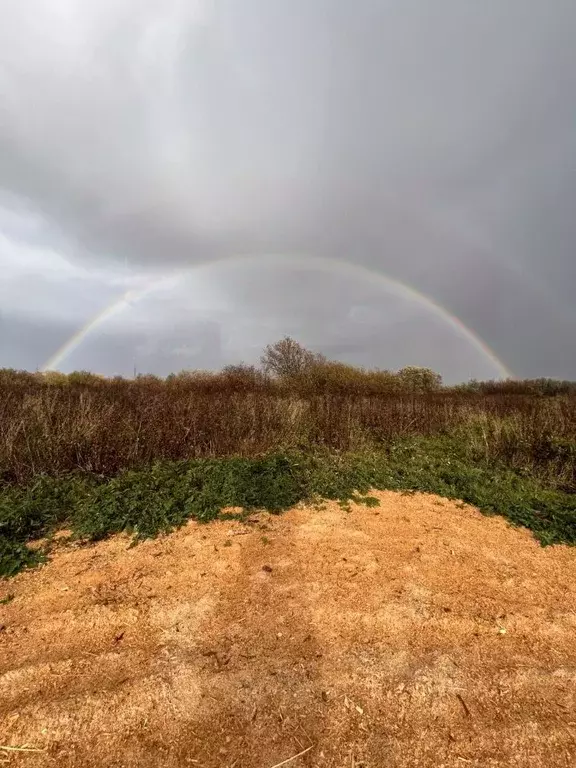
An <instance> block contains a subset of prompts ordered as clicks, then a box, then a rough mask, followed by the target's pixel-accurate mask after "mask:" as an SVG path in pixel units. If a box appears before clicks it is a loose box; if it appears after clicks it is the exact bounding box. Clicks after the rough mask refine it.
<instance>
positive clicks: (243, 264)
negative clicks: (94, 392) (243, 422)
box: [0, 0, 576, 381]
mask: <svg viewBox="0 0 576 768" xmlns="http://www.w3.org/2000/svg"><path fill="white" fill-rule="evenodd" d="M0 14H1V17H0V366H8V367H16V368H27V369H32V370H33V369H36V368H41V367H43V366H44V365H46V364H47V363H49V362H50V361H52V362H54V361H55V364H56V365H57V366H58V367H60V369H61V370H65V371H69V370H74V369H91V370H94V371H97V372H100V373H107V374H112V373H122V374H124V375H131V374H132V371H133V369H134V367H136V369H137V370H139V371H142V372H144V371H151V372H157V373H161V374H166V373H168V372H170V371H171V370H180V369H183V368H190V367H194V368H218V367H220V366H222V365H224V364H226V363H229V362H237V361H239V360H244V361H246V362H255V361H257V359H258V356H259V353H260V350H261V348H262V346H264V345H265V344H266V343H268V342H270V341H274V340H276V339H278V338H280V337H281V336H283V335H285V334H290V335H292V336H294V337H295V338H298V339H299V340H301V341H302V342H303V343H305V344H306V345H308V346H310V347H312V348H314V349H316V350H321V351H323V352H325V353H326V354H328V355H329V356H331V357H334V358H337V359H341V360H346V361H349V362H352V363H356V364H362V365H366V366H369V367H382V368H392V369H396V368H399V367H401V366H402V365H406V364H421V365H428V366H431V367H433V368H435V369H436V370H438V371H440V372H441V373H442V374H443V375H444V377H445V379H446V380H447V381H457V380H463V379H468V378H471V377H480V378H493V377H496V376H501V375H504V374H505V372H506V370H508V371H510V372H511V373H512V374H514V375H517V376H554V377H562V378H576V302H575V301H574V294H575V291H576V3H574V0H546V2H543V0H482V2H479V1H478V2H474V1H473V0H435V2H430V0H356V1H355V2H344V1H342V2H340V1H339V0H242V2H240V0H83V2H80V0H25V1H24V2H21V3H15V2H10V1H9V0H0ZM401 285H404V286H407V287H405V288H402V287H401ZM418 294H423V295H424V296H426V297H427V298H426V299H423V298H420V299H419V298H417V295H418ZM114 306H115V309H114V310H110V307H114ZM439 308H440V309H439ZM107 309H108V312H107V313H106V314H105V316H104V317H103V318H102V319H101V321H99V322H96V323H93V321H94V318H96V317H98V316H99V315H101V314H102V313H103V312H105V311H106V310H107ZM90 323H92V330H91V332H89V333H87V334H84V335H83V336H81V337H80V336H79V332H80V331H81V330H82V329H83V328H85V327H86V326H87V325H89V324H90ZM466 329H468V330H466ZM74 337H76V338H77V339H78V343H77V344H76V345H74V344H70V343H68V346H67V349H68V350H69V352H68V354H61V355H59V356H58V355H57V354H56V353H57V352H58V350H60V349H62V347H63V345H65V344H66V343H67V342H70V339H72V338H74Z"/></svg>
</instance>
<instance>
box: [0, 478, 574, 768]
mask: <svg viewBox="0 0 576 768" xmlns="http://www.w3.org/2000/svg"><path fill="white" fill-rule="evenodd" d="M377 495H378V496H379V497H380V499H381V506H380V507H379V508H376V509H367V508H364V507H353V508H352V511H351V512H346V511H344V510H342V509H340V507H339V506H338V505H337V504H335V503H330V504H327V505H326V506H325V508H324V509H323V510H321V511H318V510H313V509H309V508H308V509H305V508H302V509H296V510H292V511H291V512H289V513H287V514H285V515H283V516H281V517H269V516H265V515H262V516H259V517H256V518H253V519H252V522H250V523H248V524H246V525H242V524H240V523H229V522H219V523H215V524H210V525H209V526H201V525H198V524H195V523H190V524H189V525H188V526H187V527H186V528H183V529H182V530H180V531H178V532H177V533H175V534H173V535H171V536H168V537H165V538H161V539H157V540H154V541H147V542H144V543H143V544H141V545H139V546H137V547H133V548H129V547H128V545H129V541H128V540H127V539H126V538H124V537H117V538H115V539H113V540H111V541H107V542H103V543H100V544H98V545H94V546H91V547H77V546H73V545H70V544H62V546H61V548H60V549H59V551H58V552H57V553H56V554H55V555H54V557H53V559H52V561H51V562H50V563H49V564H48V565H47V566H45V567H43V568H42V569H40V570H39V571H36V572H29V573H24V574H21V575H19V576H18V577H17V578H16V579H14V580H12V581H10V582H5V583H3V584H2V585H1V588H0V597H3V596H4V595H5V594H6V593H8V592H13V593H14V595H15V598H14V600H12V601H11V602H9V603H8V604H6V605H1V606H0V625H1V626H2V629H1V630H0V673H1V676H0V744H3V745H12V746H22V745H28V746H29V747H33V748H37V749H41V750H42V751H39V752H32V751H30V752H22V751H12V752H10V751H4V752H2V751H0V761H1V760H2V759H3V757H2V756H4V759H5V760H6V761H7V763H8V764H10V765H12V764H13V765H25V766H27V767H28V766H59V768H60V767H62V768H64V767H65V766H75V767H79V766H82V767H84V766H117V767H118V768H120V766H125V767H126V768H128V767H130V768H132V767H134V768H135V767H136V766H139V767H140V766H166V768H171V767H173V766H206V767H207V768H211V767H212V766H214V767H216V766H219V767H221V768H226V767H227V768H233V767H234V768H241V767H242V768H271V766H273V765H275V764H277V763H281V762H282V761H284V760H287V759H288V758H290V757H292V756H294V755H296V754H298V753H300V752H305V754H303V755H302V756H301V757H298V758H295V759H294V760H292V761H291V762H288V763H287V765H289V766H292V767H293V768H297V767H298V766H356V768H360V766H364V767H365V768H376V767H378V768H380V767H384V766H386V768H395V767H396V766H406V767H408V766H410V767H413V766H418V767H420V766H422V767H424V766H426V767H428V766H430V767H431V768H432V766H433V767H434V768H441V767H442V766H445V767H446V768H448V767H449V766H450V767H452V766H454V768H464V767H465V766H467V765H468V766H478V768H479V767H480V766H482V768H487V767H488V766H506V767H507V768H508V767H509V766H522V768H526V767H527V766H530V767H531V768H537V766H546V768H550V767H551V766H573V765H574V764H575V763H576V642H575V637H576V567H575V566H576V550H571V549H569V548H567V547H555V548H551V549H542V548H540V547H539V545H538V544H537V543H536V542H535V541H534V540H533V539H532V538H531V536H530V534H529V533H528V532H527V531H521V530H515V529H513V528H510V527H509V526H508V525H507V523H506V522H505V521H504V520H502V519H499V518H486V517H483V516H482V515H480V514H479V513H478V512H476V511H475V510H473V509H470V508H464V507H463V506H462V505H456V504H454V503H452V502H448V501H444V500H441V499H436V498H433V497H427V496H423V495H416V496H408V495H398V494H393V493H379V494H377ZM308 748H310V749H308ZM306 750H308V751H306Z"/></svg>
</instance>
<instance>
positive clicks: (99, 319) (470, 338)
mask: <svg viewBox="0 0 576 768" xmlns="http://www.w3.org/2000/svg"><path fill="white" fill-rule="evenodd" d="M263 260H265V261H266V263H267V264H269V263H270V262H272V263H275V264H279V265H282V266H292V267H293V266H298V267H299V268H301V269H304V270H310V271H317V270H319V269H325V270H330V271H334V270H338V271H339V272H340V273H341V274H342V275H344V276H349V277H350V278H352V277H364V278H368V279H370V281H371V282H372V283H377V284H379V285H381V286H382V287H383V288H385V289H386V290H387V291H391V292H392V293H394V294H396V295H398V296H400V297H403V298H405V299H407V300H409V301H412V302H414V303H415V304H417V305H419V306H421V307H422V308H424V309H426V310H428V311H429V312H431V313H432V314H434V315H436V316H437V317H439V318H440V319H441V320H443V321H444V322H445V323H446V324H447V325H448V326H449V327H450V328H452V330H453V331H454V332H455V333H456V334H457V335H458V336H460V337H461V338H463V339H465V340H466V341H467V342H468V343H469V344H470V345H471V346H472V347H473V348H474V349H476V350H477V351H478V352H479V353H480V354H481V355H482V356H483V357H484V359H485V360H487V361H489V362H490V364H491V365H492V366H493V367H494V369H495V371H497V373H498V376H499V377H501V378H505V379H507V378H514V376H513V374H512V372H511V371H510V370H509V369H508V368H507V366H506V365H505V364H504V363H503V362H502V360H500V358H499V357H498V356H497V355H496V354H495V353H494V352H493V351H492V350H491V349H490V347H489V346H488V345H487V344H486V343H485V342H484V341H483V340H482V339H481V338H480V337H479V336H478V335H477V334H476V333H475V332H474V331H473V330H472V329H471V328H469V327H468V326H467V325H465V324H464V323H463V322H462V321H461V320H460V319H459V318H458V317H456V316H455V315H453V314H451V313H450V312H449V311H448V310H447V309H445V308H444V307H443V306H442V305H440V304H438V303H437V302H436V301H434V300H433V299H432V298H430V297H429V296H427V295H426V294H424V293H422V292H421V291H418V290H416V289H415V288H413V287H412V286H411V285H408V284H406V283H402V282H400V281H399V280H396V279H394V278H392V277H389V276H388V275H383V274H381V273H380V272H377V271H375V270H372V269H369V268H368V267H363V266H360V265H357V264H350V263H349V262H345V261H340V260H339V259H329V258H325V257H318V256H314V257H305V256H286V255H271V256H269V255H266V256H242V255H240V256H227V257H223V258H219V259H218V258H217V259H212V260H210V261H205V262H201V263H199V264H196V265H194V266H193V267H190V268H189V269H186V270H182V271H179V272H175V273H173V274H171V275H167V276H164V277H162V278H160V279H159V280H155V281H154V282H152V283H151V284H149V285H148V286H146V287H145V288H143V289H140V290H130V291H127V292H126V293H125V294H124V295H123V296H121V298H120V299H118V300H117V301H115V302H113V303H112V304H110V305H109V306H107V307H106V308H105V309H104V310H103V311H102V312H100V313H98V314H97V315H96V316H95V317H93V318H92V319H91V320H90V321H89V322H88V323H86V325H84V326H83V327H82V328H80V329H79V330H78V331H77V332H76V333H75V334H74V335H73V336H72V337H71V338H70V339H69V340H68V341H67V342H66V343H65V344H63V345H62V346H61V347H60V348H59V349H58V350H56V352H55V353H54V354H53V355H52V356H51V357H50V359H49V360H47V361H46V362H45V363H44V365H43V366H42V367H41V371H49V370H56V369H58V367H59V366H60V365H61V364H62V363H63V361H64V360H65V359H66V358H67V357H69V355H71V354H72V352H74V350H76V349H77V348H78V347H79V346H80V345H81V344H82V342H83V341H84V340H85V339H86V337H87V336H89V335H90V334H91V333H93V332H94V331H95V330H96V329H97V328H99V327H100V326H101V325H102V324H103V323H105V322H106V321H107V320H109V319H110V318H111V317H114V316H115V315H117V314H119V313H120V312H122V311H124V310H125V309H127V308H128V307H130V306H131V305H133V304H134V303H136V302H139V301H141V300H142V299H144V298H145V297H146V296H148V295H149V294H150V293H152V292H154V291H156V290H160V289H161V288H162V287H166V286H168V287H169V286H170V285H173V284H177V283H178V282H179V281H180V280H182V279H183V278H185V277H187V276H189V275H191V274H193V273H194V272H196V271H198V270H200V269H205V268H206V267H210V266H215V265H221V264H230V263H234V264H235V265H238V264H240V265H242V266H246V267H249V266H258V265H261V264H262V262H263Z"/></svg>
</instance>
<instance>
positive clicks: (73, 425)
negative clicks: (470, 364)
mask: <svg viewBox="0 0 576 768" xmlns="http://www.w3.org/2000/svg"><path fill="white" fill-rule="evenodd" d="M323 381H324V385H323V387H318V381H316V384H315V385H314V386H312V387H311V386H306V385H305V382H303V381H296V382H295V383H294V384H293V385H292V386H291V385H288V384H286V382H285V383H284V384H281V383H278V382H275V381H273V380H271V379H269V378H267V377H265V376H263V375H262V374H261V373H260V372H257V371H253V372H252V373H249V372H248V373H247V371H246V369H242V368H241V367H237V368H236V369H228V371H225V372H223V373H222V374H218V375H215V374H207V373H206V374H205V373H195V374H189V375H182V376H175V377H172V378H169V379H168V380H166V381H164V380H161V379H158V378H156V377H140V378H138V379H136V380H133V381H130V380H122V379H116V380H114V379H112V380H107V379H102V378H99V377H96V376H94V375H92V374H83V373H78V374H75V375H73V376H69V377H62V376H55V377H50V376H49V377H39V376H38V375H34V374H14V373H13V372H2V371H0V479H1V480H2V481H3V482H8V483H12V482H24V481H26V480H28V479H29V478H31V477H33V476H34V475H37V474H39V473H47V474H62V473H67V472H70V471H73V470H81V471H86V472H92V473H97V474H102V475H106V476H111V475H115V474H117V473H118V472H120V471H121V470H123V469H126V468H131V467H139V466H145V465H147V464H149V463H151V462H153V461H155V460H158V459H182V458H195V457H216V456H229V455H241V456H254V455H259V454H262V453H266V452H268V451H272V450H278V449H288V448H291V447H294V448H310V447H318V446H322V447H326V448H329V449H336V450H341V451H347V450H359V449H361V448H363V447H366V446H367V445H374V444H375V443H377V444H382V443H387V442H390V441H392V440H395V439H398V438H403V437H408V436H414V435H423V436H427V435H438V434H450V435H455V436H457V437H458V438H459V439H460V440H461V442H462V445H463V446H464V447H465V449H466V451H468V453H469V455H470V456H471V457H472V458H478V459H479V460H480V459H481V460H490V461H492V460H502V461H504V462H506V464H508V465H509V466H512V467H513V468H515V469H519V470H522V471H526V472H534V473H540V474H544V475H545V476H546V478H547V479H549V480H556V481H557V482H558V483H560V484H561V485H562V486H563V487H565V488H568V489H574V488H576V477H575V472H576V470H575V466H576V453H575V452H576V397H574V396H570V395H559V396H558V395H556V396H553V397H542V396H539V395H538V396H537V395H524V394H506V393H499V392H496V393H494V394H482V393H480V394H478V393H475V392H474V391H470V390H468V391H457V390H439V391H435V392H431V393H428V394H417V393H411V394H409V393H406V392H401V391H396V392H393V391H392V392H390V391H384V392H380V393H376V394H375V393H373V392H372V393H370V390H369V393H368V394H367V393H366V392H364V393H363V392H362V390H361V388H360V389H359V385H358V380H356V383H355V384H354V387H353V388H352V390H351V391H346V388H345V387H344V386H343V385H342V383H341V381H340V383H339V385H338V388H332V390H331V389H330V387H328V386H326V379H325V378H324V380H323ZM319 389H320V391H318V390H319Z"/></svg>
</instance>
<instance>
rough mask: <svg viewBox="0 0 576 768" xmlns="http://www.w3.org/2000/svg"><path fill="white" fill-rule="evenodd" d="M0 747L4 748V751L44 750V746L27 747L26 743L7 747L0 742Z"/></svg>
mask: <svg viewBox="0 0 576 768" xmlns="http://www.w3.org/2000/svg"><path fill="white" fill-rule="evenodd" d="M0 749H3V750H5V751H6V752H45V751H46V749H45V748H44V747H42V748H40V747H27V746H26V745H24V746H22V747H8V746H4V745H2V744H0Z"/></svg>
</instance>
